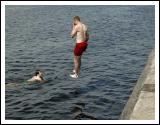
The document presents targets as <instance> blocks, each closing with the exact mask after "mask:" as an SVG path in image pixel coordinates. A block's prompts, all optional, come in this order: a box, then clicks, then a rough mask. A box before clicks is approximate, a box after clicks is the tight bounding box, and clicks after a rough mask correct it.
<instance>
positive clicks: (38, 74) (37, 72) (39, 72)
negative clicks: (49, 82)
mask: <svg viewBox="0 0 160 125" xmlns="http://www.w3.org/2000/svg"><path fill="white" fill-rule="evenodd" d="M35 76H43V73H42V72H41V71H40V70H36V72H35Z"/></svg>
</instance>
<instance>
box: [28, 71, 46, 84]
mask: <svg viewBox="0 0 160 125" xmlns="http://www.w3.org/2000/svg"><path fill="white" fill-rule="evenodd" d="M27 81H28V82H43V81H44V79H43V73H42V72H41V71H40V70H37V71H36V72H35V74H34V76H33V77H32V78H31V79H29V80H27Z"/></svg>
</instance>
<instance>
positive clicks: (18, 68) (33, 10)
mask: <svg viewBox="0 0 160 125" xmlns="http://www.w3.org/2000/svg"><path fill="white" fill-rule="evenodd" d="M5 15H6V24H5V27H6V29H5V30H6V41H5V59H6V60H5V61H6V63H5V69H6V71H5V75H6V78H5V79H6V89H5V92H6V97H5V99H6V100H5V106H6V111H5V112H6V114H5V115H6V119H35V120H36V119H37V120H38V119H49V120H55V119H106V120H108V119H118V118H119V116H120V113H121V112H122V110H123V107H124V105H125V103H126V101H127V99H128V97H129V95H130V93H131V92H132V89H133V87H134V85H135V83H136V80H137V79H138V77H139V75H140V73H141V71H142V69H143V68H144V65H145V63H146V60H147V57H148V54H149V52H150V51H151V49H152V48H153V47H154V39H155V38H154V26H155V25H154V6H6V12H5ZM75 15H79V16H80V17H81V20H82V21H83V22H84V23H86V24H87V25H88V27H89V33H90V40H89V46H88V49H87V51H86V52H85V53H84V55H83V58H82V70H81V74H80V77H79V78H78V79H72V78H70V77H69V73H70V72H71V71H72V67H73V53H72V50H73V47H74V44H75V41H74V40H73V39H71V38H70V31H71V23H72V17H73V16H75ZM36 69H41V70H42V71H44V72H45V79H46V80H47V81H46V82H45V83H36V84H28V83H26V82H25V81H26V80H27V79H29V78H31V76H32V74H33V73H34V71H35V70H36ZM7 83H8V84H7Z"/></svg>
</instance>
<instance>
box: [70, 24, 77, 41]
mask: <svg viewBox="0 0 160 125" xmlns="http://www.w3.org/2000/svg"><path fill="white" fill-rule="evenodd" d="M76 34H77V26H74V25H73V28H72V32H71V37H72V38H73V37H75V35H76Z"/></svg>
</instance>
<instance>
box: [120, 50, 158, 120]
mask: <svg viewBox="0 0 160 125" xmlns="http://www.w3.org/2000/svg"><path fill="white" fill-rule="evenodd" d="M120 119H121V120H154V119H155V50H152V52H151V53H150V55H149V58H148V62H147V64H146V66H145V68H144V70H143V72H142V73H141V75H140V77H139V79H138V81H137V84H136V86H135V87H134V89H133V92H132V94H131V96H130V98H129V100H128V102H127V103H126V105H125V107H124V109H123V111H122V113H121V116H120Z"/></svg>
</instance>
